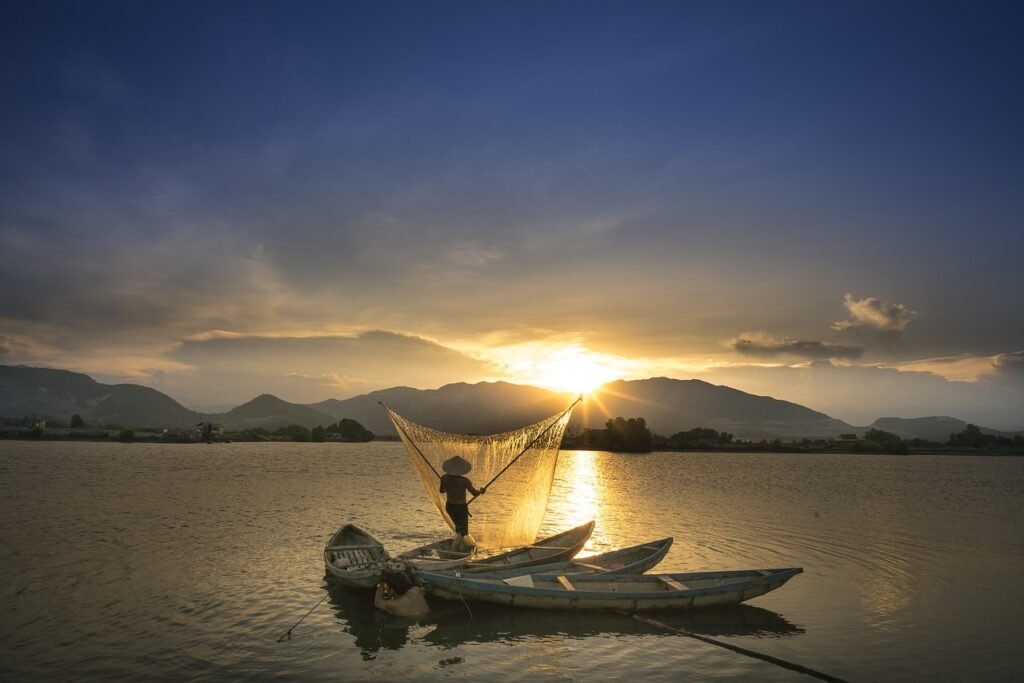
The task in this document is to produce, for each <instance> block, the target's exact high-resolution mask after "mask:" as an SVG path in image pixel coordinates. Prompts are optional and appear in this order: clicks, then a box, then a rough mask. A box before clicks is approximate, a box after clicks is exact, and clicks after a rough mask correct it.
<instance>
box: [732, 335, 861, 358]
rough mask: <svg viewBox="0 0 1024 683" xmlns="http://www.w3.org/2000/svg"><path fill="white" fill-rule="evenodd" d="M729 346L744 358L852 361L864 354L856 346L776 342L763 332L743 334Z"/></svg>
mask: <svg viewBox="0 0 1024 683" xmlns="http://www.w3.org/2000/svg"><path fill="white" fill-rule="evenodd" d="M729 346H730V347H731V348H732V349H733V350H734V351H736V352H737V353H740V354H742V355H744V356H756V357H760V358H775V357H777V356H793V357H797V358H804V359H810V360H825V359H828V358H843V359H854V358H859V357H860V356H861V355H862V354H863V353H864V349H862V348H860V347H857V346H842V345H839V344H828V343H826V342H821V341H787V340H783V341H777V340H775V339H773V338H771V337H770V336H769V335H767V334H765V333H763V332H752V333H751V332H744V333H743V334H741V335H740V336H739V337H737V338H736V339H733V340H732V341H730V342H729Z"/></svg>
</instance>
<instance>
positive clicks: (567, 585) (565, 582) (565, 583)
mask: <svg viewBox="0 0 1024 683" xmlns="http://www.w3.org/2000/svg"><path fill="white" fill-rule="evenodd" d="M555 578H556V579H558V583H560V584H562V588H564V589H565V590H567V591H574V590H576V586H574V585H572V582H571V581H569V579H567V578H565V577H564V576H556V577H555Z"/></svg>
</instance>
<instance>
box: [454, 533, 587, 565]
mask: <svg viewBox="0 0 1024 683" xmlns="http://www.w3.org/2000/svg"><path fill="white" fill-rule="evenodd" d="M592 533H594V520H590V521H589V522H587V523H585V524H580V525H579V526H578V527H574V528H572V529H569V530H568V531H563V532H562V533H560V534H555V535H554V536H549V537H548V538H545V539H543V540H540V541H537V542H536V543H534V544H533V545H528V546H525V547H522V548H516V549H515V550H510V551H508V552H505V553H501V554H500V555H492V556H490V557H486V558H484V559H482V560H477V561H475V562H468V563H467V564H466V568H465V569H463V570H462V573H464V574H465V573H476V572H488V571H493V570H495V569H518V568H520V567H531V566H533V565H537V564H547V563H549V562H561V561H562V560H568V559H570V558H572V557H575V555H576V553H578V552H579V551H581V550H583V546H585V545H586V544H587V541H588V540H589V539H590V535H591V534H592Z"/></svg>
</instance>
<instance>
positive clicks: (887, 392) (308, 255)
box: [0, 1, 1024, 429]
mask: <svg viewBox="0 0 1024 683" xmlns="http://www.w3.org/2000/svg"><path fill="white" fill-rule="evenodd" d="M1022 14H1024V11H1022V10H1021V8H1020V6H1019V5H1018V4H1016V3H997V2H984V3H943V2H928V3H914V2H908V3H881V2H879V3H872V2H863V3H821V2H776V3H761V2H713V3H686V2H665V3H661V2H621V3H613V2H609V3H592V2H555V3H552V2H520V3H497V2H467V3H460V2H443V3H425V2H375V3H366V2H340V1H339V2H324V3H316V2H305V3H288V2H230V1H225V2H216V3H209V2H145V3H138V2H125V3H119V2H110V1H105V2H59V1H55V2H47V3H29V2H22V3H7V4H6V5H5V6H4V8H3V10H2V15H3V16H2V19H0V88H2V90H0V92H2V93H3V106H0V292H2V296H0V363H2V364H8V365H11V364H24V365H33V366H42V367H55V368H66V369H71V370H76V371H80V372H85V373H88V374H90V375H92V376H93V377H95V378H96V379H97V380H99V381H104V382H111V383H115V382H134V383H138V384H144V385H147V386H152V387H155V388H157V389H160V390H161V391H164V392H165V393H167V394H169V395H170V396H172V397H174V398H175V399H177V400H178V401H180V402H181V403H183V404H185V405H186V406H188V407H190V408H194V409H197V410H210V409H221V408H225V407H231V406H234V405H238V404H240V403H242V402H244V401H247V400H249V399H251V398H253V397H254V396H256V395H258V394H261V393H265V392H267V393H273V394H275V395H277V396H280V397H281V398H284V399H286V400H289V401H294V402H300V403H309V402H315V401H320V400H324V399H326V398H331V397H333V398H346V397H349V396H354V395H358V394H361V393H365V392H367V391H372V390H375V389H381V388H387V387H391V386H398V385H402V386H411V387H416V388H422V389H431V388H436V387H439V386H441V385H444V384H447V383H450V382H477V381H496V380H504V381H511V382H517V383H524V384H536V385H539V386H548V387H552V388H560V389H561V388H567V389H576V388H588V386H589V385H593V384H595V383H597V382H602V381H607V380H611V379H618V378H621V379H642V378H646V377H654V376H666V377H675V378H679V379H692V378H695V379H702V380H705V381H709V382H712V383H715V384H726V385H729V386H732V387H735V388H737V389H741V390H743V391H749V392H751V393H756V394H760V395H770V396H775V397H776V398H782V399H786V400H791V401H795V402H798V403H801V404H803V405H806V406H808V407H810V408H813V409H815V410H820V411H822V412H825V413H828V414H829V415H831V416H833V417H837V418H839V419H843V420H846V421H848V422H850V423H851V424H868V423H870V422H871V421H872V420H874V419H876V418H878V417H882V416H900V417H921V416H929V415H951V416H954V417H959V418H961V419H966V420H969V421H973V422H976V423H978V424H981V425H985V426H989V427H994V428H998V429H1024V296H1022V292H1024V286H1022V285H1024V275H1022V270H1021V256H1022V253H1024V249H1022V247H1024V170H1022V167H1021V159H1022V158H1024V133H1022V124H1021V122H1022V121H1024V92H1022V88H1021V87H1020V84H1021V83H1022V82H1024V46H1022V43H1021V41H1020V36H1019V26H1020V21H1021V19H1022V18H1024V17H1022V16H1021V15H1022Z"/></svg>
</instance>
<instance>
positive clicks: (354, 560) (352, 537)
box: [324, 524, 390, 588]
mask: <svg viewBox="0 0 1024 683" xmlns="http://www.w3.org/2000/svg"><path fill="white" fill-rule="evenodd" d="M389 559H390V557H389V556H388V553H387V551H386V550H384V546H383V544H381V542H380V541H378V540H377V539H376V538H374V537H373V536H371V535H370V534H368V533H366V532H365V531H363V530H362V529H360V528H359V527H357V526H356V525H355V524H346V525H345V526H343V527H341V528H340V529H338V530H337V531H336V532H334V535H333V536H331V540H329V541H327V546H326V547H325V548H324V565H326V567H327V573H328V574H329V575H330V576H332V577H333V578H335V579H337V581H338V583H341V584H344V585H346V586H352V587H354V588H374V587H376V585H377V584H378V583H380V577H381V571H382V569H383V567H384V563H385V562H387V561H388V560H389Z"/></svg>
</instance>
